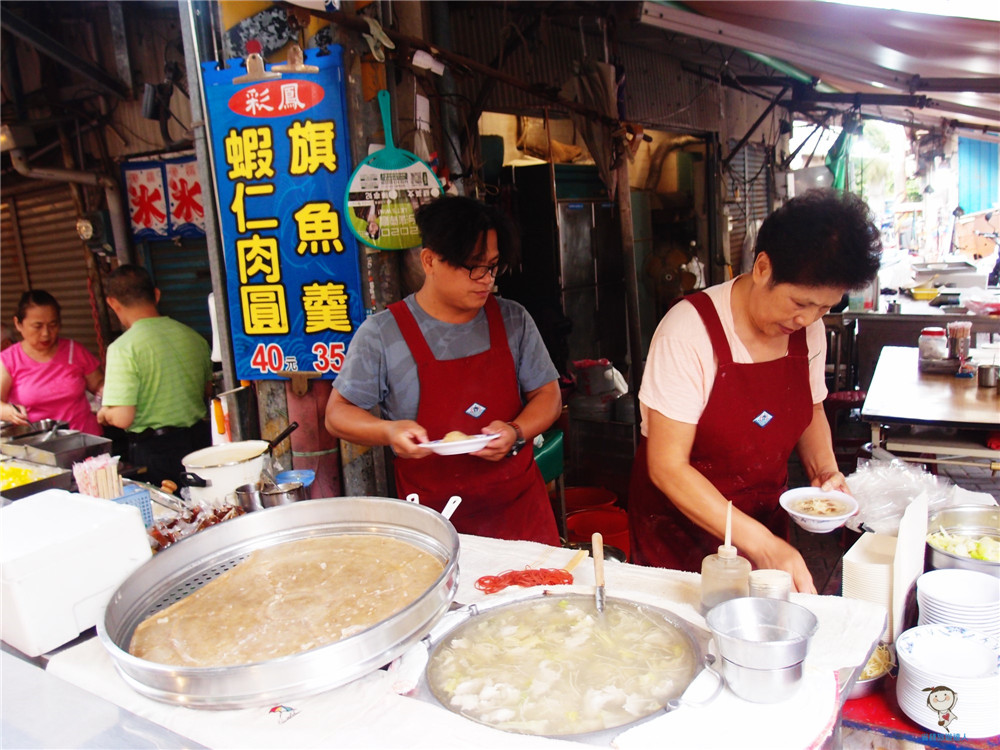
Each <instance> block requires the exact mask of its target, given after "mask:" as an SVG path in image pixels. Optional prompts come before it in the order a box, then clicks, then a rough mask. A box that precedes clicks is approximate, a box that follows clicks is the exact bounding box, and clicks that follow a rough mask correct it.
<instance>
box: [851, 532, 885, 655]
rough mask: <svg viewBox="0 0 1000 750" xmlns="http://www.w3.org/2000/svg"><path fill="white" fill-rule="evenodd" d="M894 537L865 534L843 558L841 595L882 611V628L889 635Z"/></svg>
mask: <svg viewBox="0 0 1000 750" xmlns="http://www.w3.org/2000/svg"><path fill="white" fill-rule="evenodd" d="M895 555H896V537H894V536H889V535H888V534H872V533H869V532H865V533H864V534H862V535H861V538H860V539H858V541H856V542H855V543H854V545H853V546H852V547H851V548H850V549H849V550H847V553H846V554H845V555H844V560H843V563H844V568H843V578H842V579H841V592H840V593H841V595H842V596H844V597H845V598H848V599H862V600H864V601H866V602H872V603H873V604H880V605H882V606H883V607H885V608H886V612H887V613H888V614H887V618H886V629H885V631H884V632H883V636H886V635H888V634H889V633H892V562H893V558H894V557H895Z"/></svg>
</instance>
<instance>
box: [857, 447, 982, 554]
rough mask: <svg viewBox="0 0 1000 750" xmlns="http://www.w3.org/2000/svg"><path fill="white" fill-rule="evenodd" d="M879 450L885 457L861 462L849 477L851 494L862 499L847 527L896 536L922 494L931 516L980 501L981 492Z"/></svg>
mask: <svg viewBox="0 0 1000 750" xmlns="http://www.w3.org/2000/svg"><path fill="white" fill-rule="evenodd" d="M879 453H882V454H884V456H883V457H875V458H872V459H871V460H869V461H867V462H864V463H861V464H860V465H859V467H858V470H857V471H856V472H854V473H853V474H851V476H849V477H848V478H847V485H848V487H850V489H851V494H853V495H854V497H855V499H857V501H858V512H857V514H856V515H854V516H851V518H849V519H848V521H847V527H848V528H849V529H851V530H853V531H857V532H863V531H871V532H874V533H876V534H890V535H892V536H895V535H896V534H897V533H898V531H899V521H900V519H901V518H902V517H903V513H904V511H905V510H906V508H907V506H909V504H910V503H912V502H913V501H914V500H916V499H917V498H920V497H923V498H925V499H926V500H927V513H928V515H931V514H933V513H934V512H935V511H938V510H940V509H941V508H947V507H951V506H953V505H963V504H969V503H974V502H979V501H980V499H979V495H980V494H981V493H974V492H969V491H968V490H963V489H962V488H961V487H958V486H956V485H955V484H953V483H952V482H950V481H949V480H947V479H944V478H943V477H937V476H934V475H933V474H930V473H928V472H927V471H924V469H923V468H922V467H921V466H920V465H919V464H914V463H908V462H906V461H901V460H900V459H898V458H895V457H894V456H893V455H892V454H891V453H887V452H885V451H879ZM984 500H985V501H986V502H989V501H992V498H990V497H989V496H988V495H987V496H985V498H984Z"/></svg>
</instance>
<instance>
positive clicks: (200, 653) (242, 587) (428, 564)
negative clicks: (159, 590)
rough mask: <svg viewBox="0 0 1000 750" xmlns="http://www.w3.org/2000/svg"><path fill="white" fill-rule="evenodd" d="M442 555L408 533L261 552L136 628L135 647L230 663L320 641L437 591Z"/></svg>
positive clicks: (174, 657) (145, 653)
mask: <svg viewBox="0 0 1000 750" xmlns="http://www.w3.org/2000/svg"><path fill="white" fill-rule="evenodd" d="M443 569H444V566H443V565H442V563H441V561H440V560H438V559H437V558H435V557H434V556H433V555H431V554H429V553H427V552H424V551H422V550H420V549H418V548H417V547H415V546H414V545H412V544H409V543H408V542H403V541H400V540H398V539H392V538H390V537H383V536H373V535H357V536H326V537H319V538H316V539H302V540H298V541H294V542H286V543H284V544H279V545H275V546H274V547H269V548H267V549H261V550H257V551H256V552H253V553H252V554H251V555H250V556H249V557H248V558H247V559H246V560H244V561H243V562H241V563H240V564H239V565H237V566H236V567H235V568H233V569H231V570H228V571H226V572H225V573H223V574H222V575H220V576H219V577H218V578H216V579H215V580H213V581H211V582H210V583H208V584H206V585H204V586H202V587H201V588H200V589H198V590H197V591H195V592H193V593H192V594H189V595H188V596H186V597H184V598H183V599H181V600H180V601H178V602H175V603H174V604H172V605H170V606H169V607H167V608H166V609H163V610H161V611H160V612H157V613H155V614H153V615H151V616H150V617H148V618H147V619H146V620H144V621H143V622H142V623H140V624H139V627H137V628H136V630H135V634H134V635H133V636H132V642H131V644H130V645H129V652H130V653H131V654H133V655H135V656H138V657H140V658H142V659H146V660H148V661H152V662H157V663H159V664H176V665H180V666H186V667H223V666H236V665H241V664H252V663H255V662H261V661H268V660H270V659H276V658H278V657H281V656H288V655H290V654H297V653H300V652H302V651H308V650H309V649H313V648H318V647H319V646H324V645H326V644H328V643H333V642H334V641H339V640H341V639H342V638H346V637H347V636H350V635H354V634H355V633H359V632H361V631H362V630H365V629H366V628H369V627H371V626H372V625H375V624H376V623H378V622H381V621H382V620H385V619H386V618H388V617H390V616H392V615H393V614H395V613H396V612H399V611H400V610H402V609H403V608H404V607H406V606H407V605H408V604H410V602H412V601H414V600H415V599H416V598H417V597H419V596H420V595H421V594H423V593H424V592H425V591H427V589H428V588H430V586H431V585H432V584H433V583H434V581H435V580H437V577H438V576H439V575H440V574H441V571H442V570H443Z"/></svg>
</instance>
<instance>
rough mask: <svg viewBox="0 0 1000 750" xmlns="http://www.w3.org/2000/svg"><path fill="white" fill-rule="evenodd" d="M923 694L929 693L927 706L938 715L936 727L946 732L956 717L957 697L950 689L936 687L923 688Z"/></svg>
mask: <svg viewBox="0 0 1000 750" xmlns="http://www.w3.org/2000/svg"><path fill="white" fill-rule="evenodd" d="M923 692H925V693H930V695H928V696H927V706H928V707H929V708H930V709H931V711H934V712H935V713H937V715H938V726H940V727H944V731H946V732H947V731H948V726H949V725H950V724H951V722H953V721H954V720H955V719H957V718H958V716H957V715H956V714H955V704H956V703H957V702H958V696H957V695H956V694H955V691H954V690H952V689H951V688H950V687H945V686H944V685H938V686H937V687H928V688H924V689H923Z"/></svg>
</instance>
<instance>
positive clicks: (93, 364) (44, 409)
mask: <svg viewBox="0 0 1000 750" xmlns="http://www.w3.org/2000/svg"><path fill="white" fill-rule="evenodd" d="M0 359H2V360H3V366H4V367H6V368H7V372H9V373H10V377H11V381H12V382H11V387H10V393H9V394H8V395H7V401H8V403H12V404H20V405H21V406H23V407H24V408H25V409H27V411H28V419H30V420H31V421H32V422H37V421H38V420H40V419H58V420H60V421H62V422H66V423H68V424H69V428H70V429H71V430H79V431H80V432H87V433H90V434H91V435H100V434H101V426H100V425H99V424H98V423H97V416H96V415H95V414H94V412H93V411H91V409H90V403H89V402H88V401H87V382H86V377H87V376H88V375H89V374H90V373H92V372H93V371H94V370H96V369H97V368H98V367H100V366H101V362H100V360H99V359H97V357H95V356H94V355H93V354H91V353H90V352H88V351H87V350H86V349H85V348H84V347H83V346H81V345H80V344H77V343H76V342H75V341H71V340H69V339H59V341H58V343H57V344H56V353H55V355H54V356H53V357H52V359H50V360H49V361H48V362H36V361H35V360H33V359H32V358H31V357H29V356H28V355H27V354H25V353H24V349H22V348H21V344H14V346H9V347H7V348H6V349H4V350H3V352H0Z"/></svg>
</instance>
